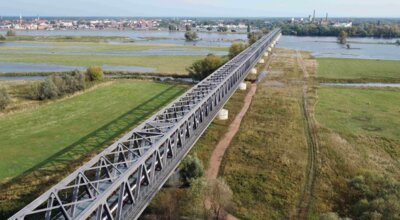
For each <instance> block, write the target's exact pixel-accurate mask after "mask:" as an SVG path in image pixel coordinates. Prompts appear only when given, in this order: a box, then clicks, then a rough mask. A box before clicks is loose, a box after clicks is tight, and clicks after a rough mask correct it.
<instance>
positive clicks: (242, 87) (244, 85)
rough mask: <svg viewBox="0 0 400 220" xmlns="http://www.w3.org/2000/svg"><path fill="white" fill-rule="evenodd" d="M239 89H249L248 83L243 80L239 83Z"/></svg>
mask: <svg viewBox="0 0 400 220" xmlns="http://www.w3.org/2000/svg"><path fill="white" fill-rule="evenodd" d="M239 89H240V91H245V90H246V89H247V84H246V83H244V82H241V83H240V84H239Z"/></svg>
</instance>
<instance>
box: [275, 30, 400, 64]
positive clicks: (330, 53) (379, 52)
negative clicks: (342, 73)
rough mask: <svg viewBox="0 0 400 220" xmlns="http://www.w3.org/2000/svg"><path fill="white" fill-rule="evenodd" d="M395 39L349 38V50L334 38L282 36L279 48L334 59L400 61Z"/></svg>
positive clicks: (398, 47)
mask: <svg viewBox="0 0 400 220" xmlns="http://www.w3.org/2000/svg"><path fill="white" fill-rule="evenodd" d="M396 40H397V39H375V38H349V39H348V41H349V44H350V46H351V49H347V47H346V45H341V44H338V43H337V42H336V38H335V37H296V36H282V38H281V40H280V41H279V43H278V47H279V48H287V49H295V50H306V51H311V52H312V54H313V56H315V57H317V58H321V57H334V58H359V59H382V60H400V46H397V45H394V44H388V43H394V42H395V41H396Z"/></svg>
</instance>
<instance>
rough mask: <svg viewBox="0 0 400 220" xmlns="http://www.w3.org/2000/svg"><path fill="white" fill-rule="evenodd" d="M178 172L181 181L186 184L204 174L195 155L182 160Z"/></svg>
mask: <svg viewBox="0 0 400 220" xmlns="http://www.w3.org/2000/svg"><path fill="white" fill-rule="evenodd" d="M179 174H180V176H181V180H182V182H183V183H184V184H186V185H190V183H191V182H192V181H193V180H194V179H197V178H199V177H202V176H203V175H204V168H203V164H202V163H201V161H200V159H199V158H198V157H197V156H196V155H194V156H188V157H186V158H185V160H183V162H182V168H181V170H180V171H179Z"/></svg>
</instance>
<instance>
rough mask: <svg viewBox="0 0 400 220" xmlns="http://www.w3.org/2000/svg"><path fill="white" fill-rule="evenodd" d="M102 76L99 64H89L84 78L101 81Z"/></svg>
mask: <svg viewBox="0 0 400 220" xmlns="http://www.w3.org/2000/svg"><path fill="white" fill-rule="evenodd" d="M103 78H104V73H103V68H102V67H101V66H91V67H89V68H88V69H87V70H86V79H87V80H89V81H101V80H103Z"/></svg>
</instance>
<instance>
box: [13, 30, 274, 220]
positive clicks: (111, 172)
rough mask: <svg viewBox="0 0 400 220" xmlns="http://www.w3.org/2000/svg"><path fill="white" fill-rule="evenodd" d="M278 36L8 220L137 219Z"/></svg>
mask: <svg viewBox="0 0 400 220" xmlns="http://www.w3.org/2000/svg"><path fill="white" fill-rule="evenodd" d="M279 36H280V30H279V29H275V30H273V31H271V32H270V33H268V34H267V35H265V36H263V37H262V38H261V39H260V40H259V41H257V42H256V43H254V44H253V45H251V46H250V47H249V48H247V49H246V50H245V51H243V52H242V53H240V54H239V55H237V56H236V57H235V58H233V59H232V60H230V61H229V62H227V63H226V64H225V65H223V66H222V67H221V68H219V69H218V70H217V71H215V72H214V73H213V74H211V75H210V76H209V77H207V78H206V79H204V80H203V81H201V82H200V83H198V84H197V85H195V86H194V87H193V88H191V89H190V90H189V91H187V92H186V93H185V94H183V95H182V96H180V97H179V98H178V99H177V100H175V101H173V102H172V103H171V104H169V105H168V106H167V107H165V108H164V109H162V110H161V111H159V112H158V113H156V114H155V115H154V116H152V117H151V118H150V119H148V120H147V121H145V122H143V123H142V124H141V125H139V126H138V127H136V128H135V129H133V130H132V131H130V132H128V133H127V134H126V135H125V136H123V137H122V138H121V139H120V140H118V141H117V142H115V143H114V144H112V145H111V146H109V147H108V148H107V149H105V150H104V151H103V152H101V153H100V154H98V155H97V156H95V157H94V158H92V159H91V160H90V161H89V162H87V163H86V164H84V165H83V166H82V167H80V168H79V169H78V170H76V171H75V172H74V173H72V174H70V175H69V176H68V177H66V178H65V179H63V180H62V181H61V182H59V183H58V184H57V185H55V186H54V187H52V188H51V189H50V190H48V191H47V192H45V193H44V194H43V195H41V196H40V197H39V198H37V199H36V200H34V201H33V202H32V203H30V204H29V205H27V206H26V207H25V208H23V209H22V210H21V211H19V212H18V213H16V214H15V215H14V216H12V217H11V218H10V219H46V220H47V219H48V220H50V219H98V220H100V219H101V220H106V219H128V218H129V219H132V218H133V219H136V218H138V217H139V215H140V214H141V213H142V211H143V210H144V209H145V208H146V206H147V205H148V203H149V202H150V201H151V199H152V198H153V197H154V195H155V194H156V193H157V192H158V190H159V189H160V188H161V187H162V185H163V184H164V183H165V181H166V180H167V179H168V177H169V176H170V175H171V174H172V173H173V172H174V170H175V169H176V168H177V166H178V165H179V163H180V161H181V160H182V159H183V158H184V157H185V156H186V155H187V153H188V152H189V151H190V149H191V147H192V146H193V145H194V143H195V142H196V141H197V140H198V138H199V137H200V136H201V134H202V133H203V132H204V131H205V130H206V128H207V127H208V125H209V124H210V123H211V122H212V120H213V119H214V118H215V116H216V115H217V113H218V111H219V110H220V109H221V108H222V107H223V106H224V104H225V103H226V102H227V101H228V99H229V98H230V97H231V95H232V94H233V93H234V92H235V91H236V89H237V88H238V85H239V83H240V82H242V81H243V80H244V78H245V77H246V76H247V74H248V72H249V71H250V69H251V68H253V67H254V66H255V65H256V64H257V62H258V60H259V59H260V58H261V57H262V56H263V55H264V52H265V50H266V49H267V48H268V47H269V46H271V44H273V42H275V41H276V40H277V38H278V37H279Z"/></svg>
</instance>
